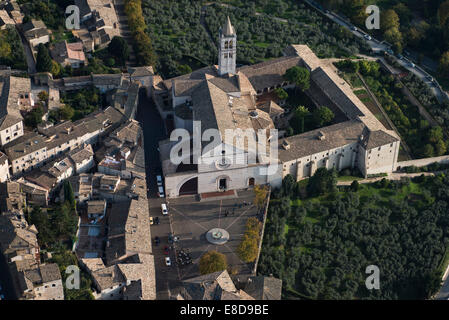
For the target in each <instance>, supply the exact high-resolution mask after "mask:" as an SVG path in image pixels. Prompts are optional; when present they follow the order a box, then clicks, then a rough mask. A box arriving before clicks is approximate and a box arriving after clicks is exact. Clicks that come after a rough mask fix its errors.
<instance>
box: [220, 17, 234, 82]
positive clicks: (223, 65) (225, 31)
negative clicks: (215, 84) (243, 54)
mask: <svg viewBox="0 0 449 320" xmlns="http://www.w3.org/2000/svg"><path fill="white" fill-rule="evenodd" d="M219 38H220V47H219V50H218V73H219V75H220V76H222V75H225V74H234V73H235V70H236V58H237V34H236V33H235V30H234V27H233V26H232V24H231V19H229V16H228V17H227V19H226V23H225V24H224V26H223V27H222V28H220V32H219Z"/></svg>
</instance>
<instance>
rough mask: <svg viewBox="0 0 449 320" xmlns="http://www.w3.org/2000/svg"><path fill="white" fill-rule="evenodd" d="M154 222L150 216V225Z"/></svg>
mask: <svg viewBox="0 0 449 320" xmlns="http://www.w3.org/2000/svg"><path fill="white" fill-rule="evenodd" d="M153 223H154V222H153V217H150V225H152V224H153Z"/></svg>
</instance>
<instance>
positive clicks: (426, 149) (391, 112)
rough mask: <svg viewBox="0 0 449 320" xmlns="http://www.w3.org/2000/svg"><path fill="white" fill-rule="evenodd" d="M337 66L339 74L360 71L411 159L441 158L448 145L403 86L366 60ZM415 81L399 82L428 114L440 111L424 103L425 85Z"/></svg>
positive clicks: (340, 63)
mask: <svg viewBox="0 0 449 320" xmlns="http://www.w3.org/2000/svg"><path fill="white" fill-rule="evenodd" d="M336 66H337V67H339V68H341V70H342V71H346V72H351V71H354V72H355V71H359V72H360V74H361V75H363V77H364V78H365V82H366V84H367V85H368V87H369V88H370V90H371V91H372V92H373V93H374V94H375V95H376V97H377V99H378V100H379V102H380V104H381V105H382V107H383V108H384V109H385V111H386V112H387V114H388V116H389V118H390V119H391V121H392V122H393V123H394V125H395V126H396V127H397V129H398V130H399V133H400V135H401V137H402V138H403V139H404V140H405V141H406V143H407V145H408V146H409V147H410V149H411V152H412V154H413V156H415V157H418V158H420V157H421V158H422V157H433V156H441V155H443V154H445V153H446V152H447V150H448V146H449V144H448V143H447V141H445V139H444V135H443V130H442V128H441V127H431V126H430V125H429V122H428V121H427V120H426V119H424V117H422V116H421V114H420V113H419V109H418V107H416V106H414V105H412V104H411V103H410V102H409V101H408V100H407V98H406V96H405V94H404V92H403V87H402V84H401V83H400V82H398V81H397V80H396V79H395V78H394V76H392V75H390V74H388V73H387V72H386V71H384V70H381V69H380V65H379V63H377V62H375V61H366V60H362V61H358V62H353V61H350V60H347V61H342V62H339V63H336ZM416 79H417V78H413V76H410V75H408V76H406V77H404V78H403V79H402V80H403V81H404V83H405V84H406V85H407V87H408V88H409V89H410V91H411V92H412V93H413V94H414V95H415V96H416V97H418V98H419V99H420V100H421V102H422V103H423V104H424V106H426V107H429V108H430V109H429V110H430V111H431V112H432V111H433V112H439V111H438V110H442V109H441V108H435V106H434V105H433V104H431V102H430V101H434V98H432V99H431V100H430V101H428V100H427V98H426V97H428V96H427V95H425V94H422V93H424V92H426V91H425V89H426V87H425V85H424V84H422V83H419V82H417V80H416ZM418 80H419V79H418ZM419 81H420V80H419ZM429 95H430V93H429ZM428 99H430V97H429V98H428ZM426 102H427V103H426ZM440 114H442V112H440ZM448 116H449V113H448ZM448 119H449V118H448ZM440 123H442V124H443V125H444V121H440Z"/></svg>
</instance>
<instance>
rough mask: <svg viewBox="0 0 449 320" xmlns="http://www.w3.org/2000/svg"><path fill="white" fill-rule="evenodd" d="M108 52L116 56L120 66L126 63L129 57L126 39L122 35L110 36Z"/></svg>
mask: <svg viewBox="0 0 449 320" xmlns="http://www.w3.org/2000/svg"><path fill="white" fill-rule="evenodd" d="M108 51H109V53H110V54H111V55H112V56H114V57H116V58H117V61H119V62H120V64H121V65H122V66H124V65H125V64H126V61H127V60H128V58H129V47H128V44H127V43H126V40H125V39H123V38H122V37H118V36H115V37H114V38H112V40H111V42H110V43H109V46H108Z"/></svg>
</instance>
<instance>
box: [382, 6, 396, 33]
mask: <svg viewBox="0 0 449 320" xmlns="http://www.w3.org/2000/svg"><path fill="white" fill-rule="evenodd" d="M399 27H400V22H399V16H398V14H397V13H396V11H394V10H393V9H388V10H385V11H383V12H382V14H381V17H380V28H381V29H382V31H384V32H385V31H387V30H390V29H399Z"/></svg>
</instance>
